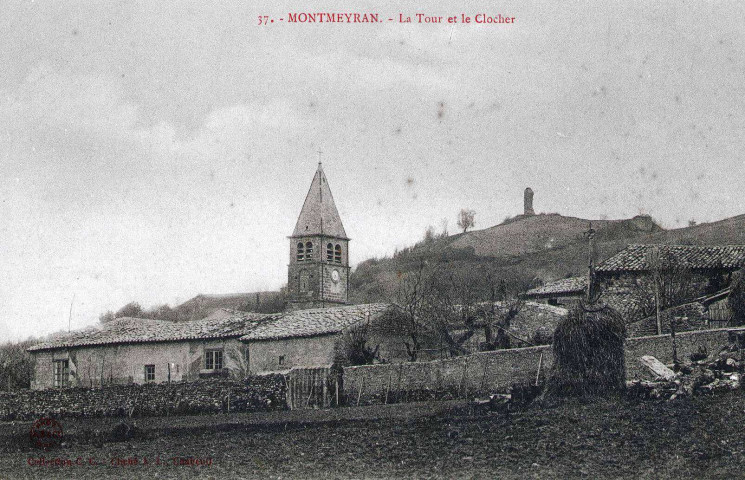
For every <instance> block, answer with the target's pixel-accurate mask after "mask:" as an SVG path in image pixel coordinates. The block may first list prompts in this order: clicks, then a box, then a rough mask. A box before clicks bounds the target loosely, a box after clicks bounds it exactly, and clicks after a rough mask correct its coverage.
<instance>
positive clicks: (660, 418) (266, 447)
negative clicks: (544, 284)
mask: <svg viewBox="0 0 745 480" xmlns="http://www.w3.org/2000/svg"><path fill="white" fill-rule="evenodd" d="M137 422H138V427H139V429H140V430H139V433H138V434H137V436H136V437H135V438H133V439H131V440H129V441H126V442H110V441H105V442H104V443H101V441H100V439H98V440H90V438H88V439H86V438H85V436H84V435H83V432H85V431H86V430H87V431H90V430H91V429H95V428H96V426H98V427H100V429H101V430H102V431H110V428H111V426H112V425H113V420H112V419H87V420H84V421H81V420H77V421H76V420H63V425H65V429H66V433H65V434H66V438H65V445H64V446H62V447H60V448H57V449H55V450H52V451H49V452H43V451H41V450H36V449H33V448H31V447H29V446H28V445H29V443H28V439H27V433H26V432H27V428H28V426H29V425H25V424H23V423H16V424H3V425H0V428H2V431H0V436H2V437H3V438H4V439H5V441H4V442H3V443H2V444H0V446H1V447H2V451H3V454H2V461H1V462H0V476H1V477H4V478H5V477H7V478H62V477H67V478H69V477H77V478H91V479H93V478H117V477H125V478H156V477H157V478H183V477H187V478H196V477H204V478H208V477H212V478H235V477H241V478H246V477H248V478H649V479H660V478H662V479H664V478H670V479H672V478H675V479H681V478H740V477H742V475H743V471H744V469H745V432H744V431H743V428H742V426H743V425H744V424H745V396H743V393H742V392H741V391H738V392H730V393H726V394H722V395H716V396H709V397H703V396H702V397H696V398H693V399H679V400H676V401H673V402H651V401H640V400H635V399H626V398H613V399H593V400H591V401H585V402H580V401H577V400H572V401H567V402H564V403H562V404H558V405H552V406H540V407H539V406H532V407H529V408H527V409H525V410H523V411H518V412H513V413H510V414H508V415H505V414H497V413H487V412H477V411H474V410H473V409H471V408H469V407H467V406H466V405H465V404H463V403H462V402H460V403H458V402H450V403H438V404H408V405H393V406H391V405H389V406H374V407H359V408H346V409H337V410H331V411H311V412H297V411H296V412H273V413H267V414H259V415H257V414H253V415H248V414H237V415H220V416H213V417H170V418H167V417H162V418H156V419H138V420H137ZM68 432H69V433H68ZM13 438H15V439H17V440H16V441H9V440H10V439H13ZM42 456H43V457H44V458H45V459H47V460H49V459H56V458H59V459H62V460H63V461H65V460H70V461H71V462H72V463H73V464H72V465H67V466H53V465H52V466H43V465H29V464H28V463H29V459H32V462H38V459H39V458H40V457H42ZM89 458H90V459H93V460H94V461H95V462H97V464H96V465H89V464H88V463H89V462H88V459H89ZM145 458H147V460H148V464H146V465H145V464H143V462H144V459H145ZM174 458H177V459H179V460H177V461H176V463H178V464H174V460H173V459H174ZM78 459H82V462H83V463H84V464H83V465H75V462H76V461H77V460H78ZM112 459H120V460H121V461H117V460H114V463H115V465H112ZM128 459H134V460H136V463H134V461H133V460H128ZM189 459H191V460H189ZM158 460H159V461H160V464H158V463H157V461H158ZM197 460H199V461H201V462H207V461H209V462H210V464H209V465H193V463H195V462H196V461H197ZM189 461H191V462H192V464H189V463H188V462H189ZM181 463H184V464H181Z"/></svg>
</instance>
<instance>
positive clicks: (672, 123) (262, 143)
mask: <svg viewBox="0 0 745 480" xmlns="http://www.w3.org/2000/svg"><path fill="white" fill-rule="evenodd" d="M255 3H256V2H252V1H245V0H239V1H233V2H230V1H221V2H204V1H201V0H200V1H195V2H177V3H173V2H168V1H143V2H130V1H121V2H111V1H102V2H77V1H65V2H53V1H39V2H33V1H23V2H16V1H7V0H1V1H0V4H1V7H0V10H2V15H0V65H1V66H2V67H1V68H0V202H1V205H2V211H1V214H0V239H1V240H2V243H1V244H0V272H1V273H2V277H3V278H2V281H0V302H1V305H0V306H1V308H0V339H19V338H24V337H26V336H29V335H43V334H46V333H50V332H53V331H57V330H60V329H65V328H67V320H68V313H69V308H70V304H71V302H72V300H73V296H74V299H75V300H74V305H73V314H72V326H73V328H80V327H83V326H86V325H89V324H93V323H95V322H96V321H97V317H98V314H99V313H100V312H102V311H105V310H107V309H112V310H116V309H117V308H119V307H121V306H122V305H123V304H125V303H127V302H128V301H131V300H138V301H140V302H141V303H142V304H143V305H144V306H148V305H152V304H156V303H170V304H175V303H178V302H180V301H183V300H186V299H188V298H190V297H192V296H194V295H196V294H197V293H224V292H237V291H252V290H256V289H276V288H278V287H280V286H281V285H282V284H283V283H284V282H285V281H286V264H287V261H288V258H289V253H288V252H289V246H288V240H287V238H286V237H287V236H288V235H290V234H291V233H292V230H293V227H294V223H295V220H296V218H297V215H298V213H299V211H300V207H301V206H302V202H303V199H304V197H305V194H306V191H307V189H308V187H309V185H310V182H311V179H312V177H313V173H314V171H315V169H316V164H317V162H318V158H319V153H318V151H319V150H321V151H322V152H323V153H322V154H321V157H322V160H323V164H324V169H325V171H326V174H327V176H328V179H329V183H330V186H331V189H332V191H333V193H334V197H335V200H336V204H337V206H338V207H339V210H340V213H341V216H342V219H343V221H344V225H345V227H346V231H347V233H348V234H349V236H350V237H351V238H352V243H351V246H350V252H351V258H352V262H353V264H357V263H359V262H360V261H362V260H364V259H366V258H369V257H371V256H382V255H387V254H391V253H392V252H393V251H394V249H395V248H396V247H402V246H406V245H409V244H411V243H413V242H415V241H416V240H418V239H419V238H421V237H422V235H423V233H424V230H425V228H426V227H427V226H428V225H434V226H436V228H437V229H438V230H439V229H440V227H441V224H442V219H443V218H446V219H447V220H448V222H449V225H450V230H451V231H452V230H455V229H456V227H455V220H456V214H457V212H458V211H459V209H460V208H462V207H469V208H472V209H474V210H475V211H476V212H477V213H476V225H477V228H484V227H488V226H492V225H494V224H497V223H499V222H500V221H501V220H502V219H503V218H504V217H506V216H508V215H514V214H517V213H520V212H521V210H522V191H523V189H524V188H525V187H527V186H530V187H532V188H533V190H534V191H535V208H536V211H538V212H558V213H562V214H564V215H573V216H579V217H585V218H625V217H630V216H633V215H636V214H639V213H648V214H651V215H652V216H653V217H654V218H655V219H657V220H658V221H660V222H661V223H662V224H663V225H664V226H666V227H668V228H672V227H676V226H684V225H686V224H687V222H688V220H690V219H695V220H697V221H699V222H703V221H712V220H717V219H721V218H725V217H729V216H733V215H737V214H741V213H745V205H744V204H743V178H745V167H744V166H743V154H742V152H743V150H744V148H743V147H745V141H744V140H745V135H744V127H745V108H744V107H745V105H743V103H744V102H745V55H744V53H745V43H744V42H745V22H743V19H744V18H745V11H744V10H745V7H743V4H742V3H739V2H699V1H696V2H677V1H676V2H607V3H608V4H607V5H605V6H602V7H600V6H599V2H587V3H581V2H563V1H562V2H559V1H556V2H554V3H553V5H552V4H549V3H547V2H525V1H520V2H516V3H515V4H511V3H509V2H498V3H497V4H495V2H481V3H479V2H476V3H473V2H472V3H470V4H468V5H465V6H464V4H463V3H462V2H452V5H451V6H447V5H446V4H445V3H444V2H433V3H424V2H423V3H419V4H417V7H416V9H412V10H402V9H401V8H402V7H400V6H398V5H397V4H395V3H374V4H362V3H359V4H358V5H357V6H356V7H350V6H349V3H350V2H339V3H338V4H337V5H333V4H332V3H330V2H324V3H315V4H314V5H313V7H312V10H317V11H335V12H355V11H358V12H366V11H370V12H376V13H380V15H381V17H382V18H388V17H396V18H397V17H398V14H399V13H404V14H405V15H413V14H414V13H417V12H422V13H431V14H436V15H443V16H446V15H456V14H458V15H459V14H460V13H466V14H469V15H474V14H476V13H479V12H487V13H491V14H496V13H502V14H504V15H509V16H515V17H516V23H515V24H514V25H502V26H493V25H474V24H471V25H461V24H457V25H447V24H444V25H417V24H412V25H401V24H390V23H388V22H387V21H386V22H385V23H380V24H374V25H348V24H335V25H330V24H324V25H318V24H317V25H298V24H296V25H288V24H286V23H281V22H276V23H275V24H270V26H268V27H260V26H258V25H256V23H257V17H258V16H259V15H268V16H271V17H275V18H280V17H286V15H287V13H288V12H293V11H301V10H297V9H296V8H295V7H292V6H290V5H281V4H280V5H279V6H276V5H275V3H276V2H267V3H266V4H265V5H259V6H256V5H254V4H255ZM397 3H401V2H397ZM404 3H410V2H404ZM617 3H620V4H617ZM653 3H654V4H653ZM213 5H217V6H213ZM305 8H310V7H308V6H306V7H305Z"/></svg>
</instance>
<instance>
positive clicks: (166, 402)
mask: <svg viewBox="0 0 745 480" xmlns="http://www.w3.org/2000/svg"><path fill="white" fill-rule="evenodd" d="M285 391H286V390H285V381H284V377H283V376H281V375H267V376H263V377H248V378H247V379H246V380H234V379H202V380H196V381H193V382H174V383H170V384H169V383H160V384H157V383H148V384H144V385H139V384H129V385H108V386H105V387H103V388H81V387H74V388H62V389H46V390H22V391H19V392H12V393H0V420H15V419H25V420H30V419H36V418H39V417H44V416H54V417H56V418H62V417H70V416H73V417H79V416H84V417H91V416H98V417H101V416H128V415H129V414H130V412H131V413H132V415H133V416H153V415H174V414H181V415H184V414H201V413H222V412H253V411H264V410H273V409H284V408H286V400H285Z"/></svg>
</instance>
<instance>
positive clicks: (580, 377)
mask: <svg viewBox="0 0 745 480" xmlns="http://www.w3.org/2000/svg"><path fill="white" fill-rule="evenodd" d="M625 338H626V325H625V323H624V321H623V318H622V317H621V315H620V314H619V313H618V312H617V311H616V310H614V309H612V308H610V307H608V306H585V305H583V304H580V305H577V306H576V307H575V308H573V309H572V310H571V311H570V312H569V314H568V315H567V316H566V317H565V318H564V319H563V320H562V321H561V322H559V324H558V325H557V327H556V331H555V332H554V339H553V354H554V364H553V367H552V371H551V374H550V376H549V379H548V382H547V384H546V392H545V394H548V395H555V396H574V395H588V394H590V395H594V394H600V393H604V392H608V391H613V390H622V389H624V388H625V385H626V366H625V363H624V339H625Z"/></svg>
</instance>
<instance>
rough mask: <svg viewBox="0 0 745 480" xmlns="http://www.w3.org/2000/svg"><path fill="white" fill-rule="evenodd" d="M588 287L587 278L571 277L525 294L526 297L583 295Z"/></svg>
mask: <svg viewBox="0 0 745 480" xmlns="http://www.w3.org/2000/svg"><path fill="white" fill-rule="evenodd" d="M586 286H587V277H571V278H563V279H561V280H556V281H555V282H550V283H547V284H546V285H544V286H542V287H537V288H533V289H530V290H528V291H527V292H525V294H524V296H525V297H528V298H530V297H548V296H552V295H562V294H570V293H581V292H584V291H585V287H586Z"/></svg>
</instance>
